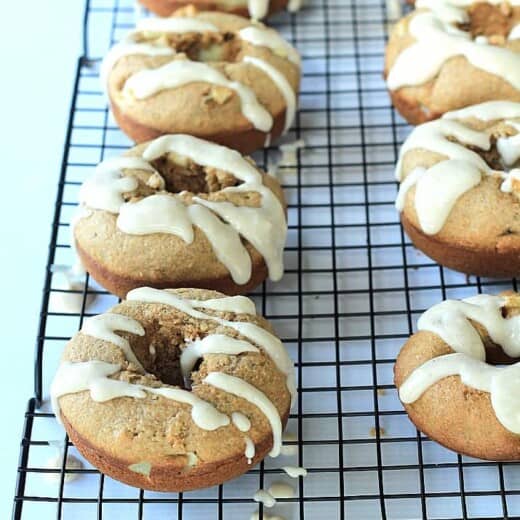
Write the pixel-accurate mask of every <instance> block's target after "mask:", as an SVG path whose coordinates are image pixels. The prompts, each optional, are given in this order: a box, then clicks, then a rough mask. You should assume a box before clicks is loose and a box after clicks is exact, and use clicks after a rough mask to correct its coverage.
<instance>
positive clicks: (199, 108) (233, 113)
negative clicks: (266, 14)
mask: <svg viewBox="0 0 520 520" xmlns="http://www.w3.org/2000/svg"><path fill="white" fill-rule="evenodd" d="M100 77H101V81H102V83H103V85H104V86H105V88H106V91H107V95H108V99H109V101H110V105H111V108H112V112H113V114H114V118H115V120H116V121H117V123H118V125H119V126H120V128H121V129H122V130H123V132H125V133H126V134H127V135H128V136H129V137H130V138H131V139H133V140H134V141H135V142H137V143H140V142H143V141H149V140H151V139H154V138H156V137H158V136H160V135H163V134H169V133H185V134H189V135H194V136H196V137H200V138H203V139H208V140H210V141H213V142H216V143H219V144H222V145H225V146H229V147H231V148H234V149H236V150H239V151H240V152H242V153H251V152H253V151H255V150H258V149H259V148H262V147H263V146H264V145H266V144H269V143H270V141H271V140H274V139H276V138H277V137H279V136H280V135H281V134H282V133H285V132H286V131H287V130H288V129H289V128H290V126H291V124H292V122H293V119H294V115H295V112H296V105H297V95H298V89H299V82H300V57H299V55H298V53H297V52H296V50H295V49H294V47H292V46H291V45H290V44H289V43H288V42H286V41H285V40H284V39H283V38H282V37H281V36H280V35H279V34H278V33H277V32H276V31H274V30H273V29H269V28H267V27H265V26H264V25H262V24H260V23H258V22H256V23H254V22H251V21H249V20H246V19H245V18H242V17H239V16H235V15H231V14H225V13H218V12H202V13H198V12H197V11H193V10H187V9H185V10H181V11H177V12H176V13H175V15H174V16H172V17H170V18H145V19H142V20H141V21H139V22H138V23H137V26H136V29H135V30H134V31H132V32H130V33H129V34H128V35H127V36H126V37H125V38H124V39H123V41H122V42H120V43H118V44H116V45H115V46H114V47H112V49H111V50H110V51H109V52H108V54H107V55H106V57H105V59H104V60H103V64H102V66H101V70H100Z"/></svg>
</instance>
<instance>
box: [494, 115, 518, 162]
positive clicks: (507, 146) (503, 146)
mask: <svg viewBox="0 0 520 520" xmlns="http://www.w3.org/2000/svg"><path fill="white" fill-rule="evenodd" d="M504 122H505V124H506V125H509V126H512V127H513V128H514V129H515V130H516V131H517V133H516V134H515V135H512V136H508V137H499V138H498V139H497V150H498V153H499V154H500V157H501V158H502V161H504V164H505V165H506V166H513V164H515V163H516V162H517V161H518V159H520V123H518V122H515V121H504Z"/></svg>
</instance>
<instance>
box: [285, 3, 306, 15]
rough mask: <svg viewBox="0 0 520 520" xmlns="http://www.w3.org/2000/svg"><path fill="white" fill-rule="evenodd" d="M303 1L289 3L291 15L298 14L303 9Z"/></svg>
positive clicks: (288, 7) (288, 8)
mask: <svg viewBox="0 0 520 520" xmlns="http://www.w3.org/2000/svg"><path fill="white" fill-rule="evenodd" d="M302 5H303V0H289V3H288V4H287V10H288V11H289V12H290V13H296V12H297V11H299V10H300V9H301V8H302Z"/></svg>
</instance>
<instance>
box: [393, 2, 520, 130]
mask: <svg viewBox="0 0 520 520" xmlns="http://www.w3.org/2000/svg"><path fill="white" fill-rule="evenodd" d="M415 6H416V10H414V11H413V12H412V13H410V14H409V15H408V16H406V17H404V18H403V19H401V20H400V21H399V22H398V23H397V24H396V25H395V26H394V29H393V31H392V33H391V35H390V39H389V42H388V45H387V48H386V57H385V78H386V84H387V87H388V90H389V93H390V96H391V98H392V102H393V104H394V106H395V107H396V109H397V110H398V111H399V113H400V114H401V115H402V116H403V117H404V118H405V119H406V120H407V121H408V122H409V123H412V124H414V125H416V124H419V123H423V122H425V121H429V120H432V119H436V118H438V117H440V116H441V115H442V114H444V113H446V112H449V111H451V110H456V109H460V108H464V107H466V106H468V105H475V104H479V103H483V102H486V101H493V100H497V99H498V100H508V101H516V102H518V101H520V0H511V1H510V2H503V1H502V0H489V1H487V2H472V1H471V0H417V2H415Z"/></svg>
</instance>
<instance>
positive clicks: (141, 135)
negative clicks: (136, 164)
mask: <svg viewBox="0 0 520 520" xmlns="http://www.w3.org/2000/svg"><path fill="white" fill-rule="evenodd" d="M110 106H111V108H112V114H113V115H114V119H115V120H116V123H117V125H118V126H119V128H121V130H122V131H123V132H124V133H125V134H126V135H128V136H129V137H130V138H131V139H132V140H133V141H135V142H136V143H143V142H146V141H150V140H152V139H156V138H157V137H160V136H161V135H164V133H165V132H164V131H163V130H158V129H156V128H153V127H151V126H146V125H143V124H141V123H139V121H137V120H136V119H133V118H132V117H130V116H128V115H126V114H125V113H123V112H122V111H121V110H120V109H119V107H118V106H117V104H116V103H112V102H111V105H110ZM284 124H285V110H283V111H282V112H280V113H278V114H276V115H275V116H274V117H273V128H272V131H271V132H272V136H273V137H272V139H273V140H275V139H276V138H277V137H279V136H280V135H282V131H283V128H284ZM179 132H180V133H187V132H186V131H182V132H181V131H180V130H179ZM191 135H194V136H195V137H199V138H201V139H206V140H208V141H212V142H214V143H217V144H221V145H223V146H227V147H229V148H233V149H235V150H238V151H239V152H240V153H242V154H250V153H253V152H254V151H255V150H258V149H260V148H262V147H263V146H264V144H265V139H266V138H265V133H264V132H260V131H259V130H257V129H256V128H248V129H246V130H244V131H236V132H218V133H205V132H202V131H201V132H192V133H191Z"/></svg>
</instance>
